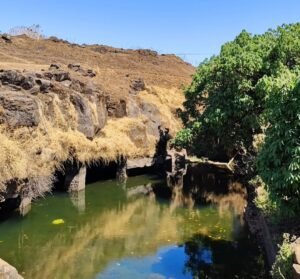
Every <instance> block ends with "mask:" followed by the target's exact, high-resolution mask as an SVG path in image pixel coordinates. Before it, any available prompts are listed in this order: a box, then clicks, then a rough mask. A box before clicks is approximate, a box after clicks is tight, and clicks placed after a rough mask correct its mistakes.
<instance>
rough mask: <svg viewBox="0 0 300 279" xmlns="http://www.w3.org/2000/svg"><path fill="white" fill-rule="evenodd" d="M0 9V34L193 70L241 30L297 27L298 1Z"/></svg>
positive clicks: (120, 0) (68, 0)
mask: <svg viewBox="0 0 300 279" xmlns="http://www.w3.org/2000/svg"><path fill="white" fill-rule="evenodd" d="M0 9H1V15H0V30H1V31H2V32H6V31H8V30H9V29H10V28H11V27H14V26H20V25H21V26H22V25H25V26H29V25H32V24H34V23H36V24H40V25H41V26H42V30H43V31H44V33H45V34H46V35H47V36H50V35H55V36H57V37H60V38H64V39H67V40H69V41H71V42H77V43H90V44H91V43H98V44H106V45H111V46H115V47H123V48H151V49H154V50H157V51H159V52H161V53H175V54H179V55H180V56H181V57H182V58H184V59H186V60H188V61H189V62H191V63H193V64H198V63H199V62H201V61H202V60H203V59H204V58H205V57H210V56H211V55H213V54H216V53H218V52H219V50H220V46H221V45H222V44H223V43H224V42H226V41H229V40H232V39H234V37H235V36H236V35H237V34H238V33H239V32H240V31H241V30H242V29H246V30H247V31H249V32H251V33H263V32H264V31H266V30H267V29H268V28H275V27H276V26H278V25H281V24H282V23H295V22H299V21H300V0H0ZM189 54H193V55H189Z"/></svg>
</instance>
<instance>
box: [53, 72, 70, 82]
mask: <svg viewBox="0 0 300 279" xmlns="http://www.w3.org/2000/svg"><path fill="white" fill-rule="evenodd" d="M54 79H55V80H56V81H58V82H62V81H64V80H71V77H70V74H69V73H68V72H62V71H61V72H55V73H54Z"/></svg>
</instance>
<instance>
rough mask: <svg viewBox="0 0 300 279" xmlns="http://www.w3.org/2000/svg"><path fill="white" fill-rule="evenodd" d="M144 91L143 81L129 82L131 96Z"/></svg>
mask: <svg viewBox="0 0 300 279" xmlns="http://www.w3.org/2000/svg"><path fill="white" fill-rule="evenodd" d="M145 89H146V85H145V82H144V80H143V79H141V78H139V79H135V80H132V81H131V84H130V91H129V93H131V94H137V93H138V92H140V91H143V90H145Z"/></svg>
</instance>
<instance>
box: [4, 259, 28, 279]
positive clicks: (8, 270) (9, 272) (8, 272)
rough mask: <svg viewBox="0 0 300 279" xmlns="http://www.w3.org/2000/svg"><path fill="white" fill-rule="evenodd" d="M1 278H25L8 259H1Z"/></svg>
mask: <svg viewBox="0 0 300 279" xmlns="http://www.w3.org/2000/svg"><path fill="white" fill-rule="evenodd" d="M0 278H1V279H23V277H22V276H21V275H20V274H19V273H18V271H17V270H16V269H15V268H14V267H13V266H11V265H10V264H9V263H7V262H6V261H4V260H2V259H0Z"/></svg>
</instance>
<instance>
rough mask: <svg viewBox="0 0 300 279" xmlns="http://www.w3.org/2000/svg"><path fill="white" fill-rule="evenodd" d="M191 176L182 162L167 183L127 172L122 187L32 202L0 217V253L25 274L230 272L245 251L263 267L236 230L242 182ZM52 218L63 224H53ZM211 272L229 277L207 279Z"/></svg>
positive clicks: (109, 184) (96, 187)
mask: <svg viewBox="0 0 300 279" xmlns="http://www.w3.org/2000/svg"><path fill="white" fill-rule="evenodd" d="M198 175H199V170H197V169H196V170H195V169H193V168H189V169H187V172H186V174H184V173H182V176H181V177H178V179H176V180H173V182H172V183H168V184H167V183H165V182H164V181H157V180H156V179H153V178H149V177H136V178H129V179H128V180H127V183H126V186H124V185H119V184H118V182H117V181H106V182H101V183H96V184H92V185H89V186H88V187H87V189H86V191H85V192H84V191H83V192H79V193H77V195H71V196H69V195H68V194H57V195H53V196H49V197H47V198H46V199H43V200H39V201H38V202H36V203H34V204H33V208H32V211H31V213H30V214H29V215H27V216H26V218H21V217H16V218H12V219H9V220H7V221H6V222H4V223H0V257H1V258H3V259H4V260H7V261H8V262H10V263H11V264H13V265H14V266H16V268H17V269H18V270H19V271H20V272H21V273H22V275H23V276H24V278H25V279H26V278H28V279H29V278H30V279H35V278H55V279H56V278H57V279H60V278H63V279H64V278H75V279H76V278H80V279H81V278H95V276H97V278H98V277H99V278H126V276H129V277H127V278H169V277H172V276H173V277H174V278H193V277H195V276H196V278H197V276H200V277H199V278H234V277H233V276H234V275H235V274H240V273H241V272H242V271H241V270H240V268H239V266H240V265H241V266H245V267H246V262H247V261H249V257H250V256H248V252H249V251H251V254H250V255H251V257H252V262H251V263H252V267H253V266H255V267H256V269H257V270H258V268H262V266H263V265H261V264H260V265H257V261H256V258H257V256H258V255H259V254H258V251H257V250H256V248H255V247H254V248H253V247H252V246H251V245H252V243H251V242H249V240H248V238H247V234H245V233H244V230H243V223H242V222H241V216H242V211H243V206H244V205H245V199H244V197H245V193H244V192H243V189H242V187H241V185H239V184H237V183H232V182H231V181H230V179H227V178H226V176H225V178H226V180H225V182H226V183H224V181H223V183H220V182H218V181H219V180H222V179H223V174H221V176H222V177H221V178H222V179H221V178H220V177H215V178H214V180H211V181H213V183H215V186H218V185H221V186H222V189H220V188H216V187H215V186H214V185H211V184H209V185H208V184H207V183H208V182H207V181H206V182H205V179H203V180H202V182H201V184H199V185H198V184H197V183H198V182H197V181H198V179H199V178H198V177H197V176H198ZM192 176H193V178H192ZM207 179H211V178H209V177H208V176H207V178H206V180H207ZM174 181H175V182H176V183H174ZM191 181H193V183H190V182H191ZM195 181H196V182H195ZM199 183H200V182H199ZM205 183H206V184H205ZM195 184H196V185H197V187H196V186H195ZM199 205H200V207H199ZM57 218H61V219H63V220H64V222H65V223H64V224H61V225H52V221H53V220H54V219H57ZM251 249H252V250H251ZM236 262H239V264H238V265H236ZM251 263H248V264H249V266H251ZM213 270H219V271H220V273H219V274H221V273H222V270H223V271H224V272H225V271H226V272H227V271H228V276H227V275H226V276H227V277H226V276H225V277H209V276H213V275H214V274H217V273H216V272H217V271H213ZM230 270H232V271H233V273H230ZM246 270H247V272H248V275H249V274H250V273H251V272H252V270H251V269H249V268H247V267H246ZM239 272H240V273H239ZM118 274H119V275H120V274H121V275H122V276H121V277H120V276H119V275H118ZM203 274H205V276H206V277H205V276H204V277H203ZM212 274H213V275H212ZM201 276H202V277H201ZM214 276H219V275H218V274H217V275H214ZM230 276H232V277H230ZM238 278H244V277H238ZM245 278H251V277H245Z"/></svg>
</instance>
